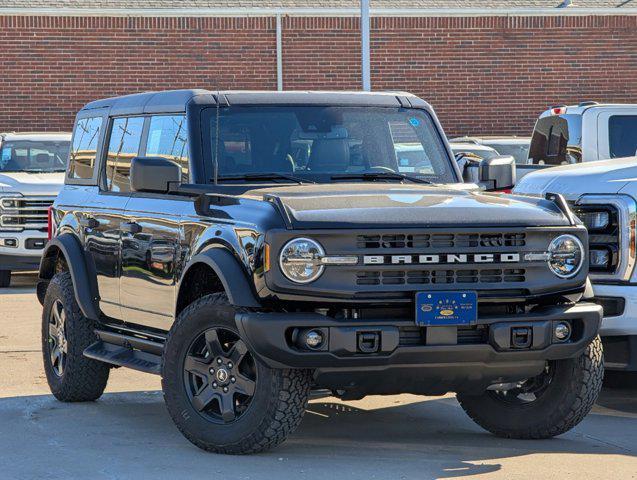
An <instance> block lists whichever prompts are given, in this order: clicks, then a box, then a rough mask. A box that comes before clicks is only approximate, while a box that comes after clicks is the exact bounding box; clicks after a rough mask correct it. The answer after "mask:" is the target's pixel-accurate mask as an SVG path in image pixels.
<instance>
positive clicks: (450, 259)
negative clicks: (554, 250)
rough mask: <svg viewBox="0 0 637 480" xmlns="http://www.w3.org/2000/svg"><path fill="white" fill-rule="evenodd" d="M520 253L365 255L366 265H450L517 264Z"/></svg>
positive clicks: (364, 261)
mask: <svg viewBox="0 0 637 480" xmlns="http://www.w3.org/2000/svg"><path fill="white" fill-rule="evenodd" d="M519 261H520V254H519V253H475V254H469V253H449V254H433V255H431V254H428V255H364V256H363V264H364V265H386V264H391V265H409V264H416V265H419V264H423V265H427V264H434V265H435V264H448V263H462V264H464V263H516V262H519Z"/></svg>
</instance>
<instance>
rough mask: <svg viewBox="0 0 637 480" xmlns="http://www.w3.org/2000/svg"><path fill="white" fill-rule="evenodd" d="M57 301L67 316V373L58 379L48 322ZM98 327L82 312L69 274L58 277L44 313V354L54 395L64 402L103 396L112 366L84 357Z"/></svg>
mask: <svg viewBox="0 0 637 480" xmlns="http://www.w3.org/2000/svg"><path fill="white" fill-rule="evenodd" d="M56 300H60V301H61V302H62V305H63V307H64V311H65V313H66V321H65V325H66V341H67V345H68V352H67V354H66V359H65V366H64V371H63V372H62V375H61V376H58V375H57V374H56V373H55V371H54V369H53V366H52V362H51V359H50V354H49V352H50V350H49V349H50V342H49V319H50V313H51V309H52V308H53V305H54V303H55V302H56ZM94 330H95V324H94V322H93V321H91V320H89V319H87V318H86V317H85V316H84V315H83V314H82V312H81V310H80V307H79V305H78V304H77V301H76V300H75V292H74V290H73V281H72V280H71V275H70V274H69V272H62V273H58V274H56V275H55V276H54V277H53V278H52V279H51V282H50V283H49V286H48V288H47V291H46V296H45V298H44V307H43V310H42V355H43V360H44V371H45V373H46V379H47V381H48V383H49V387H50V389H51V393H53V395H54V396H55V398H57V399H58V400H60V401H62V402H90V401H94V400H97V399H98V398H100V397H101V396H102V393H104V389H105V388H106V383H107V382H108V376H109V372H110V366H109V365H108V364H106V363H102V362H99V361H96V360H91V359H89V358H86V357H85V356H84V350H85V349H86V348H87V347H88V346H89V345H91V344H92V343H94V342H96V341H97V336H96V335H95V332H94Z"/></svg>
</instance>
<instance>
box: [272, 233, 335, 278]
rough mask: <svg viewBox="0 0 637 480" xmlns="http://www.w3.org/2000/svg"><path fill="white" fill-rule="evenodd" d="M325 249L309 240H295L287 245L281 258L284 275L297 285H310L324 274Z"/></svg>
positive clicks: (280, 263)
mask: <svg viewBox="0 0 637 480" xmlns="http://www.w3.org/2000/svg"><path fill="white" fill-rule="evenodd" d="M324 256H325V251H324V250H323V247H321V245H319V244H318V243H317V242H315V241H314V240H310V239H309V238H295V239H294V240H291V241H289V242H288V243H286V244H285V246H284V247H283V249H282V250H281V256H280V257H279V265H280V266H281V271H282V272H283V274H284V275H285V276H286V277H287V278H289V279H290V280H292V281H293V282H295V283H310V282H313V281H314V280H316V279H317V278H318V277H320V276H321V273H323V269H324V268H325V267H324V265H322V264H321V258H323V257H324Z"/></svg>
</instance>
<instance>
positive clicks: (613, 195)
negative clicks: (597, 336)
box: [514, 102, 637, 371]
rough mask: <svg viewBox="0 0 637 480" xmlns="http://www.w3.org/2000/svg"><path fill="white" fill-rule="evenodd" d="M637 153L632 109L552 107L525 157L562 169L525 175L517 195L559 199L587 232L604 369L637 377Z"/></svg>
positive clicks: (591, 105) (636, 116) (540, 122)
mask: <svg viewBox="0 0 637 480" xmlns="http://www.w3.org/2000/svg"><path fill="white" fill-rule="evenodd" d="M636 151H637V105H601V104H594V103H592V102H587V103H585V104H580V105H579V106H576V107H553V108H552V109H551V110H550V111H547V112H545V113H544V114H543V115H542V117H540V119H539V120H538V122H537V125H536V128H535V132H534V133H533V141H532V143H531V151H530V154H529V157H530V159H532V160H533V163H534V164H536V165H562V166H558V167H555V168H548V169H542V170H538V171H535V172H533V173H529V174H528V175H526V176H524V178H522V179H521V180H520V181H519V182H518V184H517V186H516V187H515V189H514V193H519V194H524V195H545V194H546V193H560V194H562V195H563V196H564V197H565V198H566V199H567V200H568V201H569V202H570V204H571V206H572V208H573V210H574V211H575V213H576V214H577V215H578V216H579V217H580V219H581V220H582V221H583V222H584V223H585V224H586V226H587V227H588V229H589V234H590V237H589V239H590V249H589V250H590V255H589V258H590V264H591V265H590V272H591V278H592V280H593V284H594V285H593V286H594V290H595V296H596V297H597V299H598V301H599V303H600V304H602V305H603V307H604V321H603V324H602V328H601V330H600V333H601V335H602V340H603V342H604V344H605V345H604V351H605V362H606V368H607V369H609V370H624V371H637V269H636V268H635V264H636V263H637V156H635V152H636ZM604 158H606V159H610V160H602V159H604Z"/></svg>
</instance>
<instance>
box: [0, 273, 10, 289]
mask: <svg viewBox="0 0 637 480" xmlns="http://www.w3.org/2000/svg"><path fill="white" fill-rule="evenodd" d="M10 285H11V270H0V288H7V287H9V286H10Z"/></svg>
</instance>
